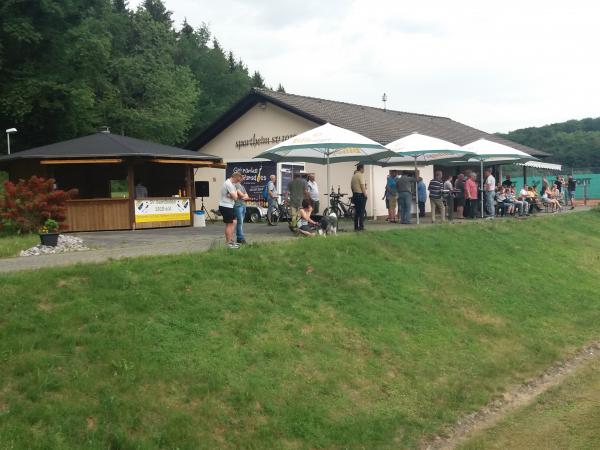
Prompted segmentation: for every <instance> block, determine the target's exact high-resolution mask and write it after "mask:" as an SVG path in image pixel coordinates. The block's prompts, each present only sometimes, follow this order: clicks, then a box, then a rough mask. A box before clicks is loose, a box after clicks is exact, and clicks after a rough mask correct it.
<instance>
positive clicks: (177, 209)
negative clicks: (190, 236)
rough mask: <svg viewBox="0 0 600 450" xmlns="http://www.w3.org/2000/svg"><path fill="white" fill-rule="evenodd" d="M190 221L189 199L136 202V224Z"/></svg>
mask: <svg viewBox="0 0 600 450" xmlns="http://www.w3.org/2000/svg"><path fill="white" fill-rule="evenodd" d="M175 220H190V200H189V199H187V198H172V199H171V198H168V199H143V200H136V201H135V222H136V223H144V222H172V221H175Z"/></svg>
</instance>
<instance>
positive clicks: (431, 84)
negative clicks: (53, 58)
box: [129, 0, 600, 132]
mask: <svg viewBox="0 0 600 450" xmlns="http://www.w3.org/2000/svg"><path fill="white" fill-rule="evenodd" d="M140 3H141V0H131V1H130V3H129V4H130V7H132V8H133V7H135V6H136V5H138V4H140ZM165 4H166V5H167V7H168V8H169V9H170V10H171V11H172V12H173V18H174V19H175V21H176V23H177V25H178V27H179V26H180V24H181V22H182V21H183V19H184V18H187V20H188V22H189V23H190V25H192V26H193V27H198V26H200V25H201V23H202V22H206V23H208V24H209V26H210V29H211V31H212V33H213V35H214V36H216V37H217V38H218V40H219V42H220V43H221V46H222V47H224V48H225V49H227V50H233V52H234V53H235V54H236V56H238V57H241V58H242V60H243V61H244V62H245V63H246V64H247V65H248V67H249V69H250V70H251V71H253V70H259V71H260V72H261V74H262V75H263V76H264V77H265V79H266V83H267V84H268V85H271V86H272V87H274V88H276V87H277V85H278V83H282V84H283V86H284V87H285V89H286V91H287V92H289V93H293V94H300V95H308V96H313V97H323V98H327V99H332V100H340V101H345V102H350V103H359V104H364V105H370V106H378V107H380V106H381V105H382V103H381V96H382V94H383V93H384V92H385V93H386V94H387V97H388V108H389V109H396V110H401V111H410V112H418V113H424V114H433V115H440V116H447V117H451V118H453V119H455V120H458V121H460V122H463V123H466V124H469V125H471V126H474V127H476V128H480V129H483V130H485V131H489V132H495V131H501V132H505V131H509V130H513V129H516V128H522V127H527V126H540V125H545V124H548V123H553V122H561V121H564V120H568V119H580V118H584V117H598V116H600V57H599V54H598V51H599V49H598V45H599V44H600V24H599V23H600V2H598V1H592V0H570V1H554V0H546V1H538V0H533V1H532V0H520V1H515V0H503V1H502V2H500V1H496V2H488V1H483V0H453V1H449V0H435V1H429V0H420V1H419V2H413V1H407V0H404V1H403V0H380V1H378V0H356V1H342V0H302V1H292V0H254V1H249V0H246V1H243V0H237V1H236V0H221V1H216V0H166V1H165Z"/></svg>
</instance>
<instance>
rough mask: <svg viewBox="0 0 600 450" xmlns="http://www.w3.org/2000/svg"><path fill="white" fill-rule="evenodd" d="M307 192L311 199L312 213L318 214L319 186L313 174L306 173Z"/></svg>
mask: <svg viewBox="0 0 600 450" xmlns="http://www.w3.org/2000/svg"><path fill="white" fill-rule="evenodd" d="M307 187H308V194H309V195H310V199H311V201H312V214H319V186H318V185H317V182H316V180H315V174H314V173H309V174H308V182H307Z"/></svg>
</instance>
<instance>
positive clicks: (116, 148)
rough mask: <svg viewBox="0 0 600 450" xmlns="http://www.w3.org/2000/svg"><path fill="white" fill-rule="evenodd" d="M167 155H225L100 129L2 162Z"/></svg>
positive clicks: (213, 158) (202, 158) (210, 158)
mask: <svg viewBox="0 0 600 450" xmlns="http://www.w3.org/2000/svg"><path fill="white" fill-rule="evenodd" d="M127 157H129V158H131V157H141V158H163V159H173V160H177V159H183V160H196V161H214V162H219V161H221V158H219V157H218V156H214V155H207V154H205V153H199V152H195V151H190V150H184V149H182V148H178V147H172V146H170V145H163V144H158V143H156V142H150V141H143V140H141V139H135V138H131V137H127V136H120V135H118V134H111V133H108V132H100V133H96V134H91V135H89V136H84V137H80V138H76V139H71V140H68V141H63V142H57V143H55V144H49V145H43V146H41V147H36V148H32V149H29V150H24V151H22V152H17V153H13V154H11V155H7V156H3V157H1V158H0V164H5V163H8V162H13V161H17V160H26V159H56V158H60V159H88V158H127Z"/></svg>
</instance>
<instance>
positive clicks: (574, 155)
mask: <svg viewBox="0 0 600 450" xmlns="http://www.w3.org/2000/svg"><path fill="white" fill-rule="evenodd" d="M500 136H503V137H506V138H507V139H510V140H513V141H515V142H519V143H521V144H524V145H528V146H530V147H534V148H538V149H540V150H543V151H545V152H548V153H550V154H551V157H550V159H551V160H553V161H555V162H558V163H562V164H564V165H566V166H569V167H589V168H592V167H595V168H600V117H599V118H595V119H592V118H586V119H583V120H569V121H567V122H562V123H555V124H551V125H546V126H543V127H538V128H535V127H531V128H522V129H520V130H514V131H511V132H510V133H507V134H501V135H500Z"/></svg>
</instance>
